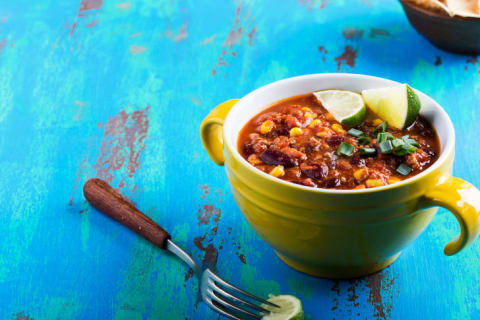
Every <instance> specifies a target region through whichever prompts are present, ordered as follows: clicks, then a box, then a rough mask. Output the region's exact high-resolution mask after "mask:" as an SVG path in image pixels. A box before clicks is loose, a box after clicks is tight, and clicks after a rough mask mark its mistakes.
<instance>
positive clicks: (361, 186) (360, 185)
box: [353, 184, 365, 190]
mask: <svg viewBox="0 0 480 320" xmlns="http://www.w3.org/2000/svg"><path fill="white" fill-rule="evenodd" d="M353 189H355V190H358V189H365V185H364V184H359V185H358V186H356V187H355V188H353Z"/></svg>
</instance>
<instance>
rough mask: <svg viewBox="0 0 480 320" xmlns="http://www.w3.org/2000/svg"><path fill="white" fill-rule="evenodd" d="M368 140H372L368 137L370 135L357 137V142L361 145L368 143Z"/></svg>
mask: <svg viewBox="0 0 480 320" xmlns="http://www.w3.org/2000/svg"><path fill="white" fill-rule="evenodd" d="M370 141H372V138H370V137H360V138H358V144H359V145H361V146H364V145H366V144H369V143H370Z"/></svg>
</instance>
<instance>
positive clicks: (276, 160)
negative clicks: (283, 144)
mask: <svg viewBox="0 0 480 320" xmlns="http://www.w3.org/2000/svg"><path fill="white" fill-rule="evenodd" d="M260 159H262V161H263V162H265V163H266V164H270V165H275V166H276V165H282V166H284V167H286V168H290V167H294V166H296V165H297V164H298V161H297V160H296V159H294V158H291V157H289V156H287V155H286V154H284V153H282V152H280V151H278V150H275V149H272V148H270V149H267V150H265V151H264V152H262V154H261V155H260Z"/></svg>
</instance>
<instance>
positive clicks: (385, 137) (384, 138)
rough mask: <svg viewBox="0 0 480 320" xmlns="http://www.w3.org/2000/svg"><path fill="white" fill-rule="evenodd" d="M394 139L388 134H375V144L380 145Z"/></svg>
mask: <svg viewBox="0 0 480 320" xmlns="http://www.w3.org/2000/svg"><path fill="white" fill-rule="evenodd" d="M393 139H395V137H394V136H393V135H392V134H391V133H390V132H380V133H379V134H377V143H378V144H380V143H382V142H384V141H387V140H393Z"/></svg>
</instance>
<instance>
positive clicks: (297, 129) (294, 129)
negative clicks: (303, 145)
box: [290, 127, 303, 137]
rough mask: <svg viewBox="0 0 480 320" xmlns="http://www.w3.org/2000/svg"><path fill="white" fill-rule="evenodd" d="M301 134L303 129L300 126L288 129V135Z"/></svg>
mask: <svg viewBox="0 0 480 320" xmlns="http://www.w3.org/2000/svg"><path fill="white" fill-rule="evenodd" d="M302 134H303V130H302V129H300V128H297V127H295V128H292V129H290V136H291V137H296V136H300V135H302Z"/></svg>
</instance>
